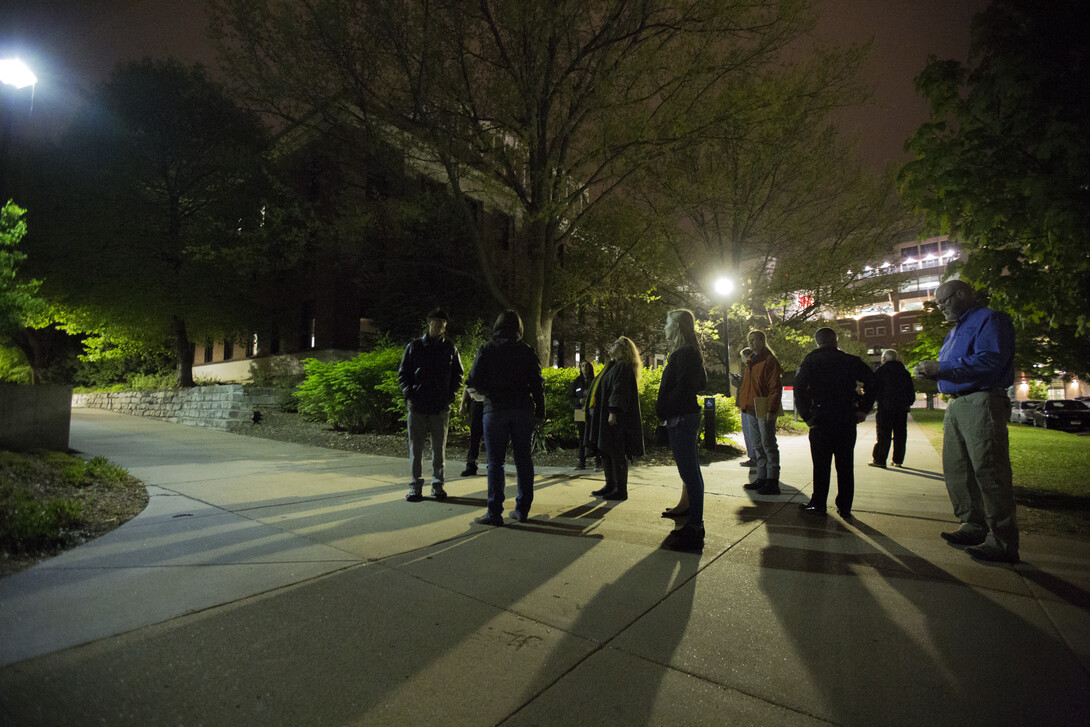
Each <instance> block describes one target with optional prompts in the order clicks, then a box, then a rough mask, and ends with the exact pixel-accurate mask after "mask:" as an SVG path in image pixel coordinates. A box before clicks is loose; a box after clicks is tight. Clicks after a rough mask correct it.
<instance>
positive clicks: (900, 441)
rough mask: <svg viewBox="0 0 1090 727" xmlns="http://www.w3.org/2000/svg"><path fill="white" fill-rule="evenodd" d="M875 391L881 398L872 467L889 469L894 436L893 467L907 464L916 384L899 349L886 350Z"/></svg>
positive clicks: (876, 376) (875, 378)
mask: <svg viewBox="0 0 1090 727" xmlns="http://www.w3.org/2000/svg"><path fill="white" fill-rule="evenodd" d="M874 393H875V397H876V399H877V401H878V414H877V415H876V416H875V425H876V428H877V429H878V441H877V442H875V444H874V451H873V452H872V453H871V457H872V461H871V462H870V463H869V464H870V466H871V467H881V468H883V469H885V466H886V455H888V454H889V440H890V438H892V439H893V466H894V467H903V466H904V463H905V442H906V441H907V439H908V410H909V409H910V408H912V402H914V401H916V387H915V386H913V384H912V375H911V374H910V373H908V369H906V368H905V365H904V364H903V363H901V362H900V361H898V360H897V352H896V351H894V350H893V349H892V348H887V349H886V350H885V351H884V352H883V353H882V365H881V366H879V367H878V369H877V370H876V371H875V372H874Z"/></svg>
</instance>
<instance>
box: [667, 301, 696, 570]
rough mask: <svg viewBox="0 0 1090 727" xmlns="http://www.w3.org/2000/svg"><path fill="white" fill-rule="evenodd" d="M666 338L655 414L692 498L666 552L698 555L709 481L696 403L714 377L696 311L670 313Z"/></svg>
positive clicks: (670, 537)
mask: <svg viewBox="0 0 1090 727" xmlns="http://www.w3.org/2000/svg"><path fill="white" fill-rule="evenodd" d="M665 333H666V343H667V345H668V346H669V348H670V356H669V358H667V360H666V369H665V370H664V371H663V372H662V383H661V384H659V396H658V401H657V403H656V404H655V411H656V413H657V414H658V417H659V419H661V420H662V421H663V422H665V423H666V427H667V431H668V432H669V434H670V449H671V450H672V451H673V454H674V462H676V463H677V471H678V474H679V475H680V476H681V481H682V482H683V483H684V485H685V491H686V492H687V493H688V520H687V522H686V524H685V525H684V526H682V527H680V528H678V529H677V530H674V531H673V532H671V533H670V535H669V536H667V538H666V540H665V541H664V542H663V547H664V548H668V549H670V550H690V551H695V550H701V549H703V547H704V476H703V475H702V474H701V473H700V458H699V453H698V451H697V436H698V434H699V432H700V417H701V409H700V403H699V402H698V401H697V398H696V397H697V394H698V393H700V392H701V391H703V390H704V389H706V388H707V387H708V372H707V371H705V370H704V354H703V353H701V351H700V342H699V341H698V340H697V338H696V319H695V318H694V317H693V313H692V311H689V310H684V309H681V310H673V311H670V313H669V314H667V316H666V329H665Z"/></svg>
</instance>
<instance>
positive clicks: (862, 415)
mask: <svg viewBox="0 0 1090 727" xmlns="http://www.w3.org/2000/svg"><path fill="white" fill-rule="evenodd" d="M866 420H867V412H865V411H859V410H858V409H857V410H856V412H855V423H856V424H862V423H863V422H865V421H866Z"/></svg>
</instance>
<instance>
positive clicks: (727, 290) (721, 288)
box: [712, 275, 734, 394]
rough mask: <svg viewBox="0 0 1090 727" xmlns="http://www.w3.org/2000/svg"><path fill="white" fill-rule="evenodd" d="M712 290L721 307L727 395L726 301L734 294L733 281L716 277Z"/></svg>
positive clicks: (728, 343)
mask: <svg viewBox="0 0 1090 727" xmlns="http://www.w3.org/2000/svg"><path fill="white" fill-rule="evenodd" d="M712 290H713V291H715V297H716V298H717V299H718V300H719V302H720V304H721V305H722V306H723V330H722V332H721V333H720V338H722V339H723V363H724V364H725V366H726V369H727V393H728V394H730V342H729V341H728V340H727V301H728V299H729V298H730V296H731V294H733V293H734V280H733V279H731V278H730V277H728V276H726V275H720V276H718V277H717V278H716V279H715V280H714V281H713V282H712Z"/></svg>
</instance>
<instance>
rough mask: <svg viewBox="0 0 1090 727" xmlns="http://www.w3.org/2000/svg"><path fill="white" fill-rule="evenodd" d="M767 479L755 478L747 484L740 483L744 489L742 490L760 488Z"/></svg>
mask: <svg viewBox="0 0 1090 727" xmlns="http://www.w3.org/2000/svg"><path fill="white" fill-rule="evenodd" d="M767 481H768V480H765V479H757V480H754V481H753V482H750V483H749V484H746V485H742V489H744V490H759V489H761V488H762V487H764V486H765V482H767Z"/></svg>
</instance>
